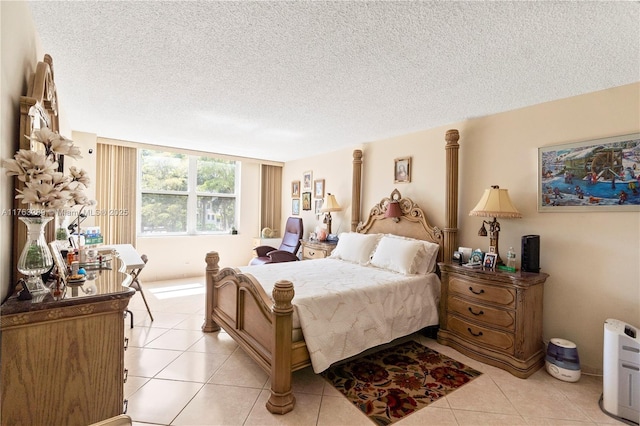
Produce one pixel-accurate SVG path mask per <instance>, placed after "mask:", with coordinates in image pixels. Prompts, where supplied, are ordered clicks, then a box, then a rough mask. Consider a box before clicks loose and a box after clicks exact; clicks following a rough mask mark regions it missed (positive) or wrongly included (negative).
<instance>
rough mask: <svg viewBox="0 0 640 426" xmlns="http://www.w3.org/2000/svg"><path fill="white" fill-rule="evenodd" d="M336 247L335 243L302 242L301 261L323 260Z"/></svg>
mask: <svg viewBox="0 0 640 426" xmlns="http://www.w3.org/2000/svg"><path fill="white" fill-rule="evenodd" d="M337 245H338V243H337V242H335V243H330V242H327V241H311V240H302V260H308V259H324V258H325V257H327V256H329V255H330V254H331V252H332V251H333V249H335V248H336V246H337Z"/></svg>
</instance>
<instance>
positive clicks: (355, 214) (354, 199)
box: [351, 149, 362, 232]
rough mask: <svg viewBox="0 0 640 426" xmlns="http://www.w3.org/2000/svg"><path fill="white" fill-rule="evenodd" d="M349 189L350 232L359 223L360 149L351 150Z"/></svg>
mask: <svg viewBox="0 0 640 426" xmlns="http://www.w3.org/2000/svg"><path fill="white" fill-rule="evenodd" d="M352 185H353V186H352V190H351V232H354V231H355V230H356V228H357V227H358V224H359V223H360V195H361V192H362V150H361V149H356V150H354V151H353V182H352Z"/></svg>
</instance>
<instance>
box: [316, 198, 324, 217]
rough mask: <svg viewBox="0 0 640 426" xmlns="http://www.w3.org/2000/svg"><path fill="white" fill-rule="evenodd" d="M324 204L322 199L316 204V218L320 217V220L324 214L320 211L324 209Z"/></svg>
mask: <svg viewBox="0 0 640 426" xmlns="http://www.w3.org/2000/svg"><path fill="white" fill-rule="evenodd" d="M322 203H324V200H322V199H320V200H316V202H315V210H316V216H318V218H319V217H320V215H322V212H321V211H320V209H322Z"/></svg>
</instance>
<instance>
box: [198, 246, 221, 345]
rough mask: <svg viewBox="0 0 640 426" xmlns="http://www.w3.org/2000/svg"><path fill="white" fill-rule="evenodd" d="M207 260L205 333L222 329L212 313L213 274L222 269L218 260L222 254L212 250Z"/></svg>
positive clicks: (213, 294)
mask: <svg viewBox="0 0 640 426" xmlns="http://www.w3.org/2000/svg"><path fill="white" fill-rule="evenodd" d="M204 260H205V262H207V269H206V278H207V288H206V293H205V298H204V300H205V306H204V308H205V309H204V324H202V331H204V332H205V333H209V332H212V331H218V330H220V326H219V325H218V324H216V323H215V322H214V321H213V318H211V315H213V307H214V306H215V305H214V300H213V298H214V296H215V292H214V289H213V276H214V275H216V274H217V273H218V272H219V271H220V266H219V265H218V262H220V255H218V252H217V251H210V252H209V253H207V255H206V256H205V258H204Z"/></svg>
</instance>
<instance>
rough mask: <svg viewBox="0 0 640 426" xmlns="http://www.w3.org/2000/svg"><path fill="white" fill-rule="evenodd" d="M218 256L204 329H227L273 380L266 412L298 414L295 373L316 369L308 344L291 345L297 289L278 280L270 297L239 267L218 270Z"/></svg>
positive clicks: (210, 256)
mask: <svg viewBox="0 0 640 426" xmlns="http://www.w3.org/2000/svg"><path fill="white" fill-rule="evenodd" d="M219 261H220V256H219V255H218V253H217V252H215V251H212V252H209V253H207V256H206V262H207V270H206V278H207V289H206V290H207V299H206V316H205V323H204V325H203V326H202V330H203V331H205V332H211V331H218V330H220V327H222V328H223V329H224V330H225V331H226V332H227V333H229V335H230V336H231V337H233V339H234V340H235V341H236V343H238V345H240V347H242V349H243V350H245V351H246V352H247V353H248V354H249V355H250V356H251V357H252V358H253V359H254V360H255V361H256V362H257V363H258V364H259V365H260V366H261V367H262V368H264V369H265V370H266V371H267V372H268V373H269V374H270V376H271V396H270V398H269V401H268V402H267V409H268V410H269V411H270V412H272V413H276V414H285V413H288V412H289V411H291V410H293V407H294V404H295V397H294V396H293V393H292V392H291V373H292V372H293V371H296V370H299V369H301V368H304V367H307V366H309V365H311V360H310V358H309V352H308V351H307V346H306V344H305V342H304V341H300V342H292V331H293V319H292V317H293V306H292V305H291V300H292V299H293V296H294V290H293V284H292V283H291V282H290V281H284V280H283V281H278V282H277V283H276V284H275V286H274V288H273V292H272V297H273V299H272V298H271V297H270V296H268V295H267V293H266V292H265V291H264V289H263V288H262V286H260V284H259V283H258V282H257V281H256V279H255V278H254V277H253V276H251V275H249V274H242V273H241V272H240V271H239V270H238V269H235V268H224V269H222V270H220V267H219Z"/></svg>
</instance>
